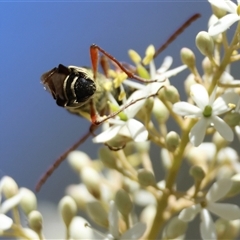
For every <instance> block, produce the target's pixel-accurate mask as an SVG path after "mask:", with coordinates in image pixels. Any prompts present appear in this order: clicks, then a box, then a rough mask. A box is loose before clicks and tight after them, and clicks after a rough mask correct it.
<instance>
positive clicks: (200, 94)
mask: <svg viewBox="0 0 240 240" xmlns="http://www.w3.org/2000/svg"><path fill="white" fill-rule="evenodd" d="M190 94H191V97H192V99H193V101H194V102H195V103H196V105H197V106H198V107H199V108H201V109H202V110H204V108H205V107H206V106H207V105H209V96H208V92H207V90H206V88H205V87H204V86H203V85H201V84H193V85H192V86H191V88H190Z"/></svg>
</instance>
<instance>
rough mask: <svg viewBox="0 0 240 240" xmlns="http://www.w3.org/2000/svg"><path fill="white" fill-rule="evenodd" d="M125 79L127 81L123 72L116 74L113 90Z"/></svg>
mask: <svg viewBox="0 0 240 240" xmlns="http://www.w3.org/2000/svg"><path fill="white" fill-rule="evenodd" d="M125 79H127V74H126V73H125V72H121V73H117V76H116V78H115V79H114V80H113V84H114V88H117V87H119V86H120V85H121V84H122V82H123V81H124V80H125Z"/></svg>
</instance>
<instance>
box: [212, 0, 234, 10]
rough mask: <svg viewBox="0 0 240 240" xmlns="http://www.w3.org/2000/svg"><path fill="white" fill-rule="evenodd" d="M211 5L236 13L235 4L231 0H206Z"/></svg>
mask: <svg viewBox="0 0 240 240" xmlns="http://www.w3.org/2000/svg"><path fill="white" fill-rule="evenodd" d="M208 2H209V3H211V4H212V5H214V6H216V7H218V8H220V9H222V10H225V11H227V12H230V13H236V10H237V5H236V4H235V3H233V2H232V1H226V0H208Z"/></svg>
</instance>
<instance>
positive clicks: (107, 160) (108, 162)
mask: <svg viewBox="0 0 240 240" xmlns="http://www.w3.org/2000/svg"><path fill="white" fill-rule="evenodd" d="M98 155H99V158H100V160H101V161H102V163H103V164H104V166H106V167H108V168H110V169H117V168H118V167H117V159H115V157H114V156H113V154H112V152H111V151H110V150H109V148H106V147H101V148H100V149H99V151H98Z"/></svg>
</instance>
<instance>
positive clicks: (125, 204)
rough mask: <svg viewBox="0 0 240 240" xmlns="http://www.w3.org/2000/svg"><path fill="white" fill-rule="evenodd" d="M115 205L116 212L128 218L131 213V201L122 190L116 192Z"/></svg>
mask: <svg viewBox="0 0 240 240" xmlns="http://www.w3.org/2000/svg"><path fill="white" fill-rule="evenodd" d="M115 203H116V205H117V208H118V211H119V212H120V213H121V214H122V215H123V216H128V214H130V212H131V211H132V208H133V204H132V201H131V199H130V197H129V195H128V193H127V192H126V191H125V190H123V189H120V190H118V191H117V193H116V196H115Z"/></svg>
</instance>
